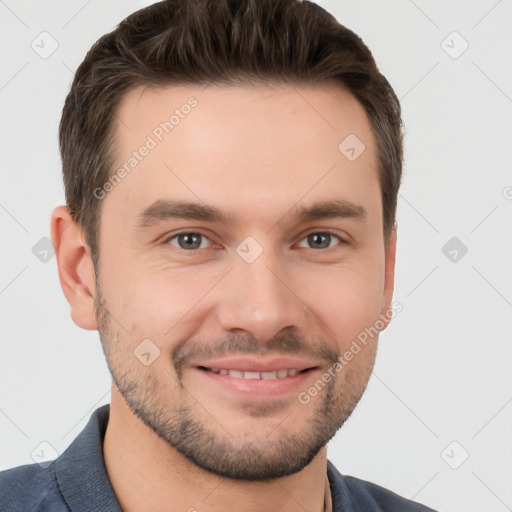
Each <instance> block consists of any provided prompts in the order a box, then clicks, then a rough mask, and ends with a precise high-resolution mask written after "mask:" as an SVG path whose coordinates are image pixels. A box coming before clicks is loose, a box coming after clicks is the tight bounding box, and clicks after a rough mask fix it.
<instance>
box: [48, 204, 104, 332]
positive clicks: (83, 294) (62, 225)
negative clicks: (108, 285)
mask: <svg viewBox="0 0 512 512" xmlns="http://www.w3.org/2000/svg"><path fill="white" fill-rule="evenodd" d="M50 232H51V237H52V242H53V245H54V246H55V256H56V259H57V268H58V272H59V280H60V284H61V287H62V291H63V292H64V295H65V297H66V299H67V301H68V302H69V305H70V306H71V318H72V319H73V322H75V324H77V325H78V326H79V327H82V328H83V329H87V330H97V329H98V323H97V321H96V315H95V312H94V301H95V296H96V284H95V278H94V266H93V264H92V259H91V256H90V249H89V246H88V245H87V243H86V242H85V237H84V235H83V231H82V229H81V228H80V226H79V225H78V224H77V223H76V222H75V221H74V220H73V218H72V217H71V214H70V212H69V208H68V207H66V206H58V207H57V208H55V209H54V210H53V212H52V216H51V226H50Z"/></svg>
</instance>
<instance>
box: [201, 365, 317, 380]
mask: <svg viewBox="0 0 512 512" xmlns="http://www.w3.org/2000/svg"><path fill="white" fill-rule="evenodd" d="M198 368H199V369H200V370H203V371H206V372H212V373H216V374H218V375H227V376H229V377H235V378H238V379H249V380H250V379H261V380H272V379H287V378H289V377H295V375H298V374H300V373H305V372H307V371H309V370H313V369H315V368H316V367H311V368H305V369H304V370H299V369H298V368H280V369H278V370H272V371H242V370H233V369H228V368H208V367H206V366H198Z"/></svg>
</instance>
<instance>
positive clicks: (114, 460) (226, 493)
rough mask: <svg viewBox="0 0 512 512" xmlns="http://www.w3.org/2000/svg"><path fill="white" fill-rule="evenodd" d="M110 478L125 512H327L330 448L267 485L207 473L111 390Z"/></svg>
mask: <svg viewBox="0 0 512 512" xmlns="http://www.w3.org/2000/svg"><path fill="white" fill-rule="evenodd" d="M103 454H104V458H105V465H106V468H107V473H108V476H109V479H110V482H111V484H112V487H113V489H114V492H115V494H116V496H117V499H118V501H119V504H120V505H121V508H122V510H123V512H142V511H145V510H151V511H153V512H174V511H189V512H197V511H200V512H214V511H215V512H218V511H221V510H222V511H225V510H237V511H243V512H260V511H261V510H265V511H269V512H273V511H276V512H277V511H279V512H298V511H303V510H310V511H312V512H323V510H324V489H325V479H326V474H327V449H326V447H324V448H322V449H321V450H320V452H319V453H318V454H317V456H316V457H315V458H314V459H313V461H312V462H311V463H310V464H309V465H308V466H307V467H305V468H304V469H303V470H301V471H300V472H298V473H296V474H294V475H290V476H287V477H283V478H279V479H275V480H271V481H268V482H244V481H237V480H231V479H228V478H223V477H220V476H217V475H215V474H213V473H210V472H208V471H205V470H203V469H201V468H199V467H198V466H196V465H195V464H193V463H191V462H190V461H189V460H188V459H186V458H185V457H183V456H182V455H181V454H180V453H179V452H177V451H176V450H175V449H174V448H172V447H171V446H169V445H168V444H167V443H166V442H165V441H164V440H163V439H161V438H160V437H159V436H157V435H156V434H155V433H154V432H153V431H152V430H151V429H150V428H149V427H147V426H146V425H145V424H144V423H143V422H142V421H141V420H140V419H139V418H138V417H137V416H136V415H134V414H133V413H132V411H131V410H130V409H129V408H128V406H127V405H126V402H125V401H124V400H123V398H122V397H121V395H120V394H119V391H118V390H117V388H116V387H115V386H113V388H112V399H111V403H110V418H109V422H108V425H107V430H106V433H105V440H104V443H103Z"/></svg>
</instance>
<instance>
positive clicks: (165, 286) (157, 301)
mask: <svg viewBox="0 0 512 512" xmlns="http://www.w3.org/2000/svg"><path fill="white" fill-rule="evenodd" d="M219 270H220V272H219ZM224 272H225V269H224V270H222V269H212V268H210V269H209V270H206V267H205V268H204V269H199V268H196V269H190V268H188V269H178V268H173V269H169V268H157V267H155V266H150V267H147V266H146V267H138V266H135V265H132V266H131V267H130V268H129V269H128V270H127V271H125V272H121V273H120V272H119V271H117V273H116V275H115V277H114V278H113V279H112V280H111V283H110V286H111V287H112V288H111V289H112V290H114V292H113V293H112V294H111V296H112V300H111V304H112V301H113V302H114V303H115V304H116V307H115V308H114V309H115V311H116V313H117V314H118V315H119V318H120V319H125V322H127V324H128V325H127V328H128V329H129V331H130V332H131V334H132V336H133V337H140V336H142V337H143V338H144V337H154V338H155V340H156V339H160V340H161V341H163V340H164V339H166V335H167V337H168V336H171V337H172V334H173V331H174V332H175V333H177V332H180V331H181V330H182V329H183V328H184V326H185V325H188V321H189V319H190V318H193V317H194V315H196V310H199V309H200V307H199V308H198V305H199V303H200V302H201V300H202V299H203V298H204V297H205V295H207V293H208V291H209V290H211V289H212V287H213V286H214V285H215V283H216V282H218V281H219V279H220V277H221V276H222V274H223V273H224Z"/></svg>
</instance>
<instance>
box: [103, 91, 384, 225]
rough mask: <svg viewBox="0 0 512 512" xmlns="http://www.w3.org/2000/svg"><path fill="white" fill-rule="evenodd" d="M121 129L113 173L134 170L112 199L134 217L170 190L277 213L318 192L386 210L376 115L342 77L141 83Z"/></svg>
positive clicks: (128, 100)
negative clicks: (310, 81) (320, 81)
mask: <svg viewBox="0 0 512 512" xmlns="http://www.w3.org/2000/svg"><path fill="white" fill-rule="evenodd" d="M114 133H115V151H116V162H115V166H114V169H113V172H114V173H115V172H117V171H118V170H119V169H125V172H122V173H121V174H122V175H123V177H122V179H121V180H119V183H118V184H117V183H116V185H115V187H112V190H111V191H110V192H109V193H108V195H107V200H106V201H105V203H110V202H121V201H122V202H123V203H124V205H125V206H124V208H126V211H125V212H124V213H125V214H126V215H129V216H130V218H132V219H133V220H135V217H136V215H137V213H138V212H139V211H140V209H141V208H144V207H147V206H149V205H150V204H151V203H153V202H155V201H158V200H162V199H169V198H176V199H180V200H195V201H196V202H197V201H200V202H202V203H205V204H209V205H212V206H214V207H216V208H219V209H224V210H229V213H230V214H236V215H237V216H238V217H240V218H243V217H244V214H246V215H248V216H249V217H250V216H251V215H253V213H254V210H256V209H257V210H258V212H259V214H260V215H261V216H262V218H263V217H264V216H265V214H266V215H267V217H268V220H269V221H271V219H272V218H274V219H275V217H276V215H279V214H282V213H283V211H284V210H285V209H287V208H289V207H290V206H293V205H296V204H297V203H298V202H304V203H308V202H312V201H313V200H316V199H321V200H328V199H334V200H338V199H342V200H347V201H350V202H351V203H353V204H363V205H364V208H365V209H366V210H367V211H368V212H369V213H370V214H372V213H374V214H375V215H380V210H379V209H380V205H381V203H380V197H379V196H380V187H379V183H378V176H377V172H376V161H377V159H376V149H375V143H374V137H373V134H372V132H371V128H370V124H369V121H368V118H367V116H366V113H365V112H364V109H363V107H362V106H361V105H360V104H359V103H358V102H357V101H356V99H355V98H354V97H353V96H352V95H351V94H350V93H348V92H346V91H345V90H343V89H342V88H341V87H339V86H336V85H331V84H324V85H317V86H305V85H301V86H288V85H287V86H284V85H279V86H278V85H274V86H272V85H269V84H266V85H254V86H243V87H240V86H214V85H210V86H208V87H204V86H203V87H200V86H193V87H192V86H187V87H185V86H169V87H159V88H154V87H139V88H137V89H134V90H132V91H130V92H129V93H128V94H126V95H125V96H124V98H123V99H122V101H121V103H120V106H119V108H118V110H117V112H116V116H115V119H114ZM145 148H146V149H145ZM354 156H355V157H356V158H354ZM106 207H107V205H106V204H105V205H104V208H106ZM251 212H252V213H251Z"/></svg>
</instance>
